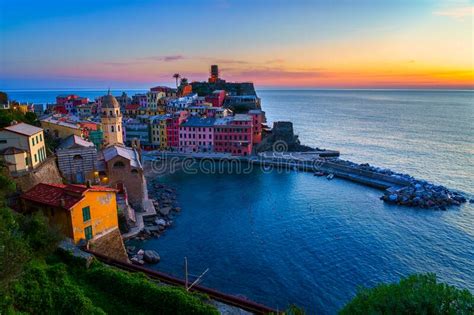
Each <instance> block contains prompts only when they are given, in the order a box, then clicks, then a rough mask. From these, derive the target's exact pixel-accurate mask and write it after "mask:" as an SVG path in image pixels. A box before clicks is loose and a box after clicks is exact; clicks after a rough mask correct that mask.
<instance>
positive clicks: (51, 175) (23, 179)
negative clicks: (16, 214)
mask: <svg viewBox="0 0 474 315" xmlns="http://www.w3.org/2000/svg"><path fill="white" fill-rule="evenodd" d="M13 180H14V181H15V183H16V185H17V188H18V189H19V190H20V191H27V190H29V189H30V188H32V187H34V186H35V185H36V184H39V183H47V184H61V183H62V182H63V180H62V177H61V175H60V173H59V170H58V167H57V165H56V158H55V157H52V156H51V157H49V158H47V159H46V160H45V161H44V162H43V163H42V164H41V165H40V166H39V167H38V168H36V169H34V170H33V171H30V172H28V173H26V174H24V175H22V176H18V177H14V178H13Z"/></svg>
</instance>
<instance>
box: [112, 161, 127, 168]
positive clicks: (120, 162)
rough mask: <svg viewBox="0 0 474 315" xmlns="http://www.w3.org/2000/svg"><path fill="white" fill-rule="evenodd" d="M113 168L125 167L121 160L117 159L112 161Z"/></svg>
mask: <svg viewBox="0 0 474 315" xmlns="http://www.w3.org/2000/svg"><path fill="white" fill-rule="evenodd" d="M113 168H119V169H120V168H125V164H123V162H122V161H117V162H115V163H114V165H113Z"/></svg>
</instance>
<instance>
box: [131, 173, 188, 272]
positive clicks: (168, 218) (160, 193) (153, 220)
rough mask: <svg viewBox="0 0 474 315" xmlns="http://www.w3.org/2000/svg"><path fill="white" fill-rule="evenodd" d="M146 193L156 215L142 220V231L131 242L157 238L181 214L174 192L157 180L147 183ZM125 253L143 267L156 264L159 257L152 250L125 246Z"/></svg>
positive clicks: (133, 261)
mask: <svg viewBox="0 0 474 315" xmlns="http://www.w3.org/2000/svg"><path fill="white" fill-rule="evenodd" d="M148 192H149V194H150V196H153V197H154V199H153V205H154V206H155V209H156V215H152V216H146V217H144V218H143V222H144V224H145V226H144V228H143V230H142V231H141V232H140V233H139V234H138V235H137V236H135V237H134V238H132V241H135V242H136V241H145V240H148V239H151V238H158V237H160V235H162V234H163V233H164V232H165V231H166V229H168V228H169V227H171V226H172V224H173V220H174V218H175V216H176V215H178V214H179V212H181V208H180V207H179V206H178V202H177V201H176V190H175V189H173V188H170V187H167V186H165V185H163V184H161V183H159V182H158V181H157V180H152V181H150V183H149V187H148ZM127 253H128V255H129V258H130V261H131V262H132V263H134V264H138V265H143V264H145V263H149V264H156V263H158V262H159V261H160V255H159V254H158V252H156V251H154V250H143V249H141V248H139V246H127Z"/></svg>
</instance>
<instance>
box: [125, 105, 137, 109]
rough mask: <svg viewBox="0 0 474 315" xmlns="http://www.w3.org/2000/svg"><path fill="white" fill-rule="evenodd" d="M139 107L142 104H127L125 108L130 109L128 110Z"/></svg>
mask: <svg viewBox="0 0 474 315" xmlns="http://www.w3.org/2000/svg"><path fill="white" fill-rule="evenodd" d="M139 107H140V104H129V105H125V109H128V110H133V109H138V108H139Z"/></svg>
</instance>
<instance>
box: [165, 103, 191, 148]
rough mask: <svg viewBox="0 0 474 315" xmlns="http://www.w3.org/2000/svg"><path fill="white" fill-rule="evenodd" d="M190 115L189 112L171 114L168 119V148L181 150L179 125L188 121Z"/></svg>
mask: <svg viewBox="0 0 474 315" xmlns="http://www.w3.org/2000/svg"><path fill="white" fill-rule="evenodd" d="M188 117H189V113H188V112H187V111H180V112H177V113H174V114H171V115H170V117H169V118H167V119H166V141H167V148H168V149H172V150H177V149H178V148H179V125H181V123H182V122H183V121H185V120H186V119H188Z"/></svg>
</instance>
